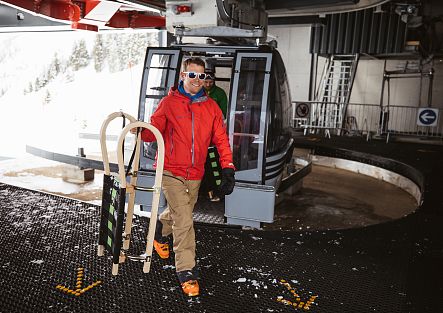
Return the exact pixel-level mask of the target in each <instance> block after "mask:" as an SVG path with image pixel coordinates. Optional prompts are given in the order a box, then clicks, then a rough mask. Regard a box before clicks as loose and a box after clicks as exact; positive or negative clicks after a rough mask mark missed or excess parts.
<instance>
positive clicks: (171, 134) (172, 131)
mask: <svg viewBox="0 0 443 313" xmlns="http://www.w3.org/2000/svg"><path fill="white" fill-rule="evenodd" d="M170 136H171V151H170V153H171V156H172V151H173V150H174V128H172V129H171V133H170Z"/></svg>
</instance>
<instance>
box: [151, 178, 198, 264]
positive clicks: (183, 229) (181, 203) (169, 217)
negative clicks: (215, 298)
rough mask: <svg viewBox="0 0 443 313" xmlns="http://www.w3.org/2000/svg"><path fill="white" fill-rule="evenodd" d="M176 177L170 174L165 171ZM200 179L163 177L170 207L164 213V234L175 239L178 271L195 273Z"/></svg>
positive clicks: (163, 186)
mask: <svg viewBox="0 0 443 313" xmlns="http://www.w3.org/2000/svg"><path fill="white" fill-rule="evenodd" d="M164 173H165V174H167V175H172V174H171V173H170V172H168V171H165V172H164ZM200 183H201V181H200V180H185V179H184V178H182V177H177V179H176V178H172V177H168V176H166V175H164V176H163V183H162V188H163V192H164V194H165V197H166V201H167V202H168V206H167V207H166V209H165V210H164V211H163V213H162V214H160V217H159V219H160V221H161V223H162V225H163V229H162V235H163V236H168V235H170V234H172V236H173V243H174V244H173V249H174V252H175V268H176V271H177V272H181V271H185V270H191V269H192V268H193V267H194V266H195V232H194V221H193V219H192V211H193V210H194V205H195V203H196V202H197V198H198V190H199V188H200Z"/></svg>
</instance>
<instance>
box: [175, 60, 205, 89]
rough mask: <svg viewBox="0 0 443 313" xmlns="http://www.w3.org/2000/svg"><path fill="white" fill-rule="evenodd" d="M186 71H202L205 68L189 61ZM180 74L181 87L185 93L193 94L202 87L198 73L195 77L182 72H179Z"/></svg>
mask: <svg viewBox="0 0 443 313" xmlns="http://www.w3.org/2000/svg"><path fill="white" fill-rule="evenodd" d="M186 72H195V73H204V72H205V68H204V67H203V66H201V65H197V64H193V63H191V64H189V65H188V68H187V69H186ZM180 75H181V78H182V80H183V88H184V89H185V91H186V92H187V93H190V94H191V95H195V94H196V93H198V92H199V91H200V89H201V88H202V87H203V82H204V80H200V79H198V75H197V76H196V77H195V78H189V77H188V75H186V74H185V73H184V72H181V73H180Z"/></svg>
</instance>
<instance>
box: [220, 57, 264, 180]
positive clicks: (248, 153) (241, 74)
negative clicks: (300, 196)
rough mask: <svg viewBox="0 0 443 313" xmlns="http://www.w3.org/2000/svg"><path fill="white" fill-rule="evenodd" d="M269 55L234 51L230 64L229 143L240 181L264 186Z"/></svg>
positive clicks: (237, 178)
mask: <svg viewBox="0 0 443 313" xmlns="http://www.w3.org/2000/svg"><path fill="white" fill-rule="evenodd" d="M271 61H272V53H260V52H238V53H237V55H236V58H235V61H234V71H233V77H232V80H231V81H232V85H231V96H230V111H229V141H230V143H231V148H232V152H233V157H234V165H235V167H236V169H237V170H236V174H235V178H236V180H237V181H240V182H248V183H258V184H264V177H265V175H264V161H265V152H266V136H265V134H266V121H267V118H266V112H267V106H268V91H269V79H270V71H271Z"/></svg>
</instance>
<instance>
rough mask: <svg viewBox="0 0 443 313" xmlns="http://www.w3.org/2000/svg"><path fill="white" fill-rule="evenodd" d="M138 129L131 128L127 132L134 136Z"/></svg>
mask: <svg viewBox="0 0 443 313" xmlns="http://www.w3.org/2000/svg"><path fill="white" fill-rule="evenodd" d="M138 129H139V128H138V127H135V128H131V129H130V130H129V132H130V133H131V134H133V135H136V134H137V130H138Z"/></svg>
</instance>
